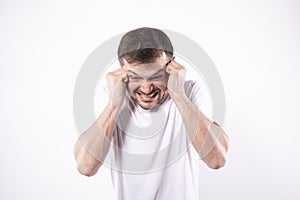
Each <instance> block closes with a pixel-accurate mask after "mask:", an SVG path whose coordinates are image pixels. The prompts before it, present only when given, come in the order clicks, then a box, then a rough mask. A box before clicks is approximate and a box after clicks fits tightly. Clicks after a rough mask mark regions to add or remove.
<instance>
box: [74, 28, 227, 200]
mask: <svg viewBox="0 0 300 200" xmlns="http://www.w3.org/2000/svg"><path fill="white" fill-rule="evenodd" d="M118 59H119V62H120V65H121V67H120V68H119V69H117V70H115V71H112V72H110V73H108V74H107V77H106V80H107V86H104V88H105V89H106V91H107V92H106V93H107V98H106V97H105V95H106V93H105V92H103V93H102V97H103V98H102V102H99V103H100V104H102V105H105V107H104V106H103V109H102V110H101V114H100V116H99V117H98V118H97V120H96V122H95V123H94V124H93V125H92V126H91V127H90V128H89V129H87V130H86V131H85V132H84V133H83V134H82V135H81V136H80V138H79V139H78V141H77V142H76V144H75V146H74V155H75V159H76V161H77V168H78V170H79V172H80V173H81V174H83V175H86V176H92V175H94V174H96V173H97V170H98V169H99V167H100V166H101V165H102V164H103V163H107V162H109V164H110V165H111V166H113V167H111V168H112V179H113V183H114V187H115V190H116V197H117V199H130V200H132V199H138V200H140V199H172V200H173V199H188V200H190V199H191V200H192V199H199V194H198V184H199V183H198V182H199V179H198V177H199V169H198V167H199V165H198V162H199V161H198V160H199V159H202V160H203V161H204V162H205V163H206V164H207V166H208V167H210V168H213V169H218V168H220V167H222V166H224V164H225V157H226V152H227V149H228V137H227V136H226V134H225V133H224V131H223V130H222V128H221V127H220V126H219V125H218V124H217V123H215V122H212V121H210V119H209V118H210V115H211V107H210V102H209V97H208V94H207V93H206V92H205V90H204V89H203V88H204V86H203V85H202V86H201V85H200V84H198V83H196V82H194V81H186V80H185V74H186V70H185V68H184V67H183V66H182V65H180V64H179V63H177V62H176V61H175V57H174V56H173V46H172V44H171V42H170V40H169V38H168V36H167V35H166V34H165V33H163V32H162V31H161V30H158V29H154V28H139V29H136V30H132V31H130V32H128V33H126V34H125V35H124V36H123V37H122V39H121V41H120V44H119V49H118ZM105 89H104V91H105ZM190 144H191V145H190ZM107 160H109V161H107Z"/></svg>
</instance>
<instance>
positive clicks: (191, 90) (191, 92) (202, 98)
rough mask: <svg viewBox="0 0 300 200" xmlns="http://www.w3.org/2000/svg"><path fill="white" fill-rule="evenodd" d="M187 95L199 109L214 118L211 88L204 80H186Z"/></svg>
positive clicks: (209, 117) (208, 116)
mask: <svg viewBox="0 0 300 200" xmlns="http://www.w3.org/2000/svg"><path fill="white" fill-rule="evenodd" d="M185 91H186V95H187V96H188V97H189V99H190V100H191V101H192V103H193V104H194V105H196V106H197V107H198V108H199V110H200V111H201V112H202V113H203V114H204V115H205V116H206V117H207V118H208V119H210V120H211V119H212V111H213V107H212V100H211V97H210V93H209V90H208V88H207V86H206V85H205V84H204V82H203V81H202V82H200V81H199V82H196V81H192V80H189V81H186V82H185Z"/></svg>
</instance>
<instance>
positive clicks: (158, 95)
mask: <svg viewBox="0 0 300 200" xmlns="http://www.w3.org/2000/svg"><path fill="white" fill-rule="evenodd" d="M127 65H128V73H127V76H128V84H127V90H128V92H129V94H130V96H131V98H132V99H133V100H134V101H135V102H136V103H137V104H138V105H140V106H141V107H142V108H144V109H151V108H154V107H155V106H157V105H159V104H160V103H162V102H163V101H164V99H165V97H166V96H167V83H168V74H167V72H166V62H165V61H164V59H160V58H158V59H157V60H156V61H155V62H154V63H150V64H140V65H130V64H127Z"/></svg>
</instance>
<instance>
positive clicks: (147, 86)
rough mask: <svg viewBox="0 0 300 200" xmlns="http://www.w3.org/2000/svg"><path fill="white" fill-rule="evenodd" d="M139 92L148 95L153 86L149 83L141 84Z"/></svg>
mask: <svg viewBox="0 0 300 200" xmlns="http://www.w3.org/2000/svg"><path fill="white" fill-rule="evenodd" d="M140 90H141V91H142V92H143V93H144V94H149V93H150V92H151V91H152V90H153V85H152V83H149V82H146V83H143V84H142V85H141V87H140Z"/></svg>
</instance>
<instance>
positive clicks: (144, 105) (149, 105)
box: [137, 102, 159, 110]
mask: <svg viewBox="0 0 300 200" xmlns="http://www.w3.org/2000/svg"><path fill="white" fill-rule="evenodd" d="M137 104H138V105H139V106H141V107H142V108H143V109H145V110H150V109H152V108H155V107H156V106H158V105H159V104H158V103H156V102H151V103H146V102H137Z"/></svg>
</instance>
